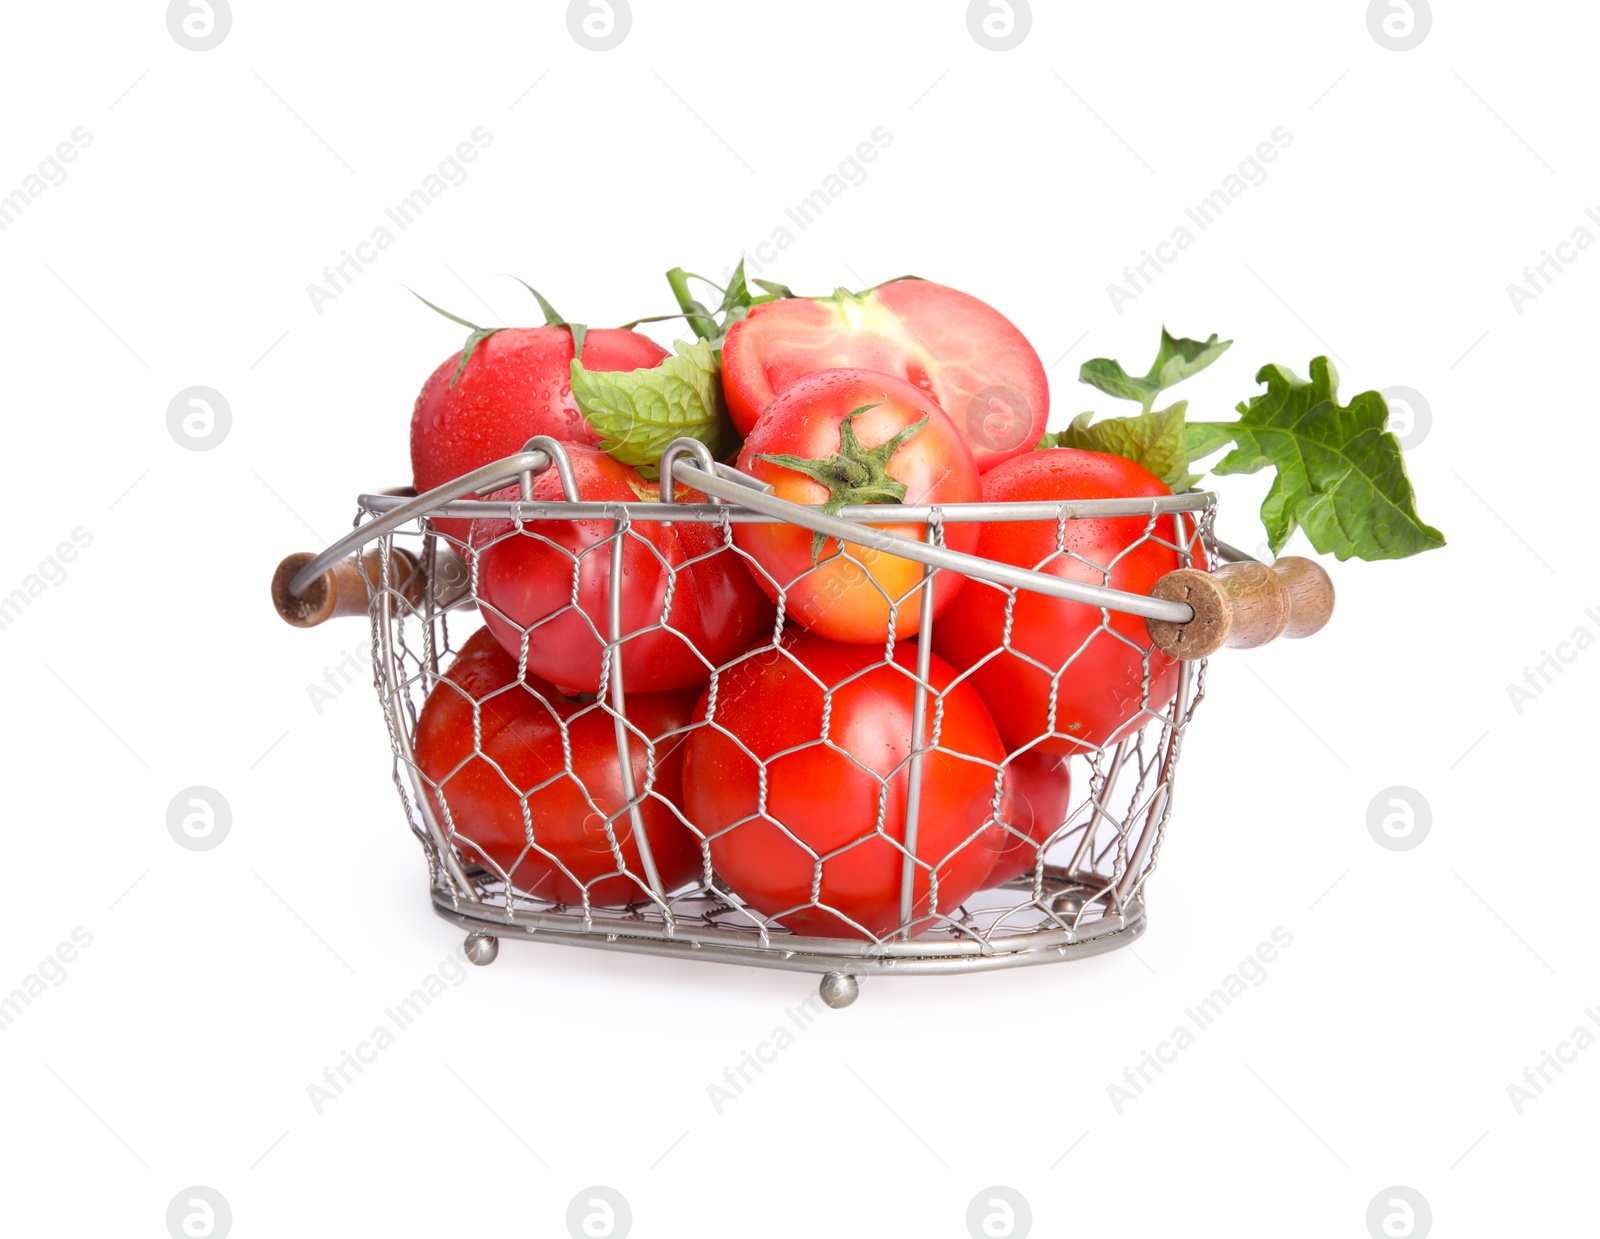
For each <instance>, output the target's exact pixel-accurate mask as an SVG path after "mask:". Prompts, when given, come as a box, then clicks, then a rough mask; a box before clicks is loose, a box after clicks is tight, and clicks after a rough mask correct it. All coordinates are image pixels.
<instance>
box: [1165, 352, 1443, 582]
mask: <svg viewBox="0 0 1600 1239" xmlns="http://www.w3.org/2000/svg"><path fill="white" fill-rule="evenodd" d="M1256 382H1258V383H1265V384H1266V385H1267V390H1266V391H1265V392H1263V393H1261V394H1259V395H1256V396H1252V397H1251V398H1250V399H1249V400H1248V401H1246V402H1244V403H1242V404H1240V405H1239V406H1238V407H1239V413H1240V418H1239V420H1238V421H1236V422H1198V423H1194V424H1193V425H1191V426H1190V427H1189V431H1188V438H1189V443H1190V450H1191V452H1192V451H1193V450H1194V447H1196V446H1199V447H1202V448H1207V449H1208V450H1210V451H1215V450H1216V448H1217V447H1219V446H1221V444H1222V442H1223V441H1225V440H1228V439H1231V440H1232V442H1233V443H1234V445H1235V446H1234V449H1233V451H1231V452H1229V453H1228V454H1227V455H1226V456H1224V457H1223V458H1222V459H1221V460H1220V461H1218V462H1217V465H1216V467H1215V468H1214V469H1213V472H1215V473H1219V474H1224V473H1254V472H1256V471H1257V470H1259V469H1263V468H1267V467H1271V468H1274V469H1276V470H1277V474H1278V475H1277V477H1276V478H1274V479H1273V482H1272V489H1271V490H1269V491H1268V492H1267V497H1266V499H1265V500H1264V501H1263V503H1262V505H1261V520H1262V523H1263V524H1264V525H1265V526H1266V527H1267V536H1268V539H1269V541H1270V543H1271V546H1272V550H1273V553H1274V554H1276V553H1277V552H1278V551H1280V550H1281V549H1282V548H1283V546H1284V544H1285V543H1286V542H1288V540H1289V537H1290V535H1292V534H1293V533H1294V531H1295V529H1296V528H1300V529H1304V530H1305V531H1306V536H1307V537H1308V538H1310V539H1311V545H1312V546H1314V547H1316V548H1317V550H1318V551H1319V552H1321V553H1322V554H1324V555H1327V554H1333V555H1336V556H1338V557H1339V558H1340V559H1349V558H1351V557H1352V556H1354V557H1356V558H1359V559H1403V558H1405V557H1406V556H1408V555H1416V554H1418V553H1419V552H1421V551H1431V550H1433V549H1435V548H1436V547H1441V546H1443V545H1444V544H1445V541H1444V535H1443V534H1442V533H1440V532H1439V531H1438V530H1437V529H1435V528H1433V527H1432V526H1431V525H1428V524H1425V523H1424V522H1423V520H1422V518H1421V517H1420V516H1418V515H1417V503H1416V495H1415V493H1414V492H1413V491H1412V489H1411V479H1410V478H1409V477H1407V476H1406V466H1405V461H1404V459H1403V458H1402V457H1401V454H1400V443H1399V440H1397V439H1396V438H1395V437H1394V435H1393V434H1391V433H1390V432H1389V431H1388V430H1387V426H1388V422H1389V407H1388V405H1386V404H1385V403H1384V400H1383V397H1382V396H1381V395H1379V394H1378V393H1377V392H1375V391H1368V392H1362V393H1361V394H1360V395H1359V396H1355V397H1354V398H1352V399H1351V401H1350V403H1349V404H1348V405H1343V406H1341V405H1340V404H1339V396H1338V384H1339V376H1338V374H1337V373H1336V372H1335V370H1334V368H1333V366H1332V364H1331V363H1330V362H1329V361H1328V359H1327V358H1326V357H1317V358H1314V359H1313V360H1312V362H1311V381H1310V382H1305V381H1304V380H1302V379H1299V378H1297V377H1296V376H1295V375H1294V374H1292V373H1290V371H1288V370H1286V369H1285V368H1284V367H1282V366H1263V367H1262V368H1261V370H1260V371H1259V372H1258V373H1257V374H1256Z"/></svg>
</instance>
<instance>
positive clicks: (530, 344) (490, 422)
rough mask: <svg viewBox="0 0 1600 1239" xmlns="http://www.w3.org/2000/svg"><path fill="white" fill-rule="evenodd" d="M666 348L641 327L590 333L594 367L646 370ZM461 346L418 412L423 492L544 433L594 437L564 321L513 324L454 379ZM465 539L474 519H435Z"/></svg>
mask: <svg viewBox="0 0 1600 1239" xmlns="http://www.w3.org/2000/svg"><path fill="white" fill-rule="evenodd" d="M666 356H667V352H666V350H665V349H663V348H662V347H661V346H660V345H659V344H657V343H656V342H655V341H654V340H651V339H649V338H648V337H646V336H641V335H639V334H638V333H637V332H632V331H622V330H619V329H617V328H614V327H597V328H595V329H594V330H593V331H590V332H589V333H588V334H587V335H585V337H584V341H583V364H584V365H585V366H586V367H588V368H589V369H590V370H638V369H643V368H645V367H649V366H656V365H659V364H660V363H661V361H662V359H663V358H664V357H666ZM460 364H461V354H460V352H459V351H458V352H456V353H454V354H452V355H451V356H449V357H446V358H445V359H444V361H442V362H440V363H439V368H438V369H437V370H435V371H434V372H433V373H432V374H431V375H429V376H428V381H427V382H426V383H424V384H423V385H422V391H421V392H419V393H418V395H417V405H416V408H415V410H413V412H412V414H411V474H412V484H413V485H414V486H415V487H416V488H417V492H418V493H419V494H420V493H422V492H423V491H426V490H432V489H433V488H434V487H435V486H442V485H444V483H446V482H449V481H452V480H454V479H455V478H458V477H460V476H461V475H462V474H464V473H471V472H472V471H473V470H474V469H481V468H482V467H483V466H484V465H487V464H491V463H493V462H494V461H497V460H501V459H503V458H504V457H507V456H513V455H515V454H516V453H518V452H520V451H521V450H522V445H523V444H525V443H526V442H527V441H528V440H529V439H531V438H533V437H534V436H535V435H549V436H550V437H551V438H553V439H559V440H560V441H561V442H563V443H585V444H595V443H599V442H600V436H599V435H597V434H596V433H595V432H594V431H593V430H592V429H591V428H590V426H589V423H588V422H587V421H586V420H585V419H584V416H583V414H582V413H581V412H579V410H578V402H577V401H576V400H574V399H573V398H572V333H571V332H569V331H568V330H567V329H566V328H565V327H509V328H507V329H505V330H504V331H497V332H495V333H494V335H492V336H490V337H489V338H488V339H486V340H484V341H482V342H481V343H480V344H479V345H478V346H477V348H475V349H474V350H473V351H472V357H471V358H470V359H469V360H468V362H467V368H466V369H465V370H463V371H462V372H461V378H460V381H458V382H456V384H455V386H454V387H452V386H451V385H450V384H451V381H452V380H453V379H455V376H456V370H457V368H458V367H459V366H460ZM434 523H435V525H436V526H437V527H438V528H439V529H440V531H441V532H444V533H448V534H450V535H451V536H452V537H455V538H459V539H460V540H461V541H463V542H464V541H466V537H467V528H468V526H469V525H470V524H471V522H470V521H466V520H459V519H457V520H451V519H445V520H440V521H435V522H434Z"/></svg>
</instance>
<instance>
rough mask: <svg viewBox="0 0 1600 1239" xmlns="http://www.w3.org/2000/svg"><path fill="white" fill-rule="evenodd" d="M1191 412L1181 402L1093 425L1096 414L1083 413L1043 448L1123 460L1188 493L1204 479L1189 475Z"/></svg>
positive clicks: (1186, 403)
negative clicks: (1186, 418) (1187, 427)
mask: <svg viewBox="0 0 1600 1239" xmlns="http://www.w3.org/2000/svg"><path fill="white" fill-rule="evenodd" d="M1187 408H1188V402H1187V401H1184V400H1179V401H1177V402H1176V403H1175V404H1172V405H1170V406H1168V407H1167V408H1165V409H1160V410H1157V411H1154V412H1150V413H1140V414H1138V415H1137V416H1134V417H1108V418H1104V419H1103V420H1101V421H1098V422H1091V419H1092V418H1093V417H1094V414H1093V413H1080V414H1078V416H1077V417H1075V418H1073V419H1072V423H1071V424H1070V425H1069V426H1067V428H1066V429H1065V430H1058V431H1056V432H1055V433H1054V434H1048V435H1046V436H1045V437H1044V440H1043V441H1041V442H1040V444H1039V446H1040V447H1073V448H1077V449H1078V450H1080V451H1084V452H1107V453H1110V454H1111V455H1113V456H1121V457H1124V458H1125V459H1127V460H1131V461H1133V462H1134V463H1135V464H1139V465H1143V466H1144V467H1145V468H1146V469H1148V470H1150V472H1151V473H1153V474H1155V475H1156V476H1157V477H1158V478H1160V479H1161V480H1162V481H1163V482H1165V483H1166V484H1167V485H1168V486H1170V487H1171V488H1172V489H1173V491H1175V492H1176V491H1180V490H1188V489H1189V487H1191V486H1193V485H1194V484H1195V483H1196V482H1197V481H1199V480H1200V479H1199V478H1198V477H1197V476H1196V475H1195V474H1192V473H1190V472H1189V453H1188V451H1187V450H1186V448H1185V446H1184V422H1183V415H1184V411H1185V409H1187Z"/></svg>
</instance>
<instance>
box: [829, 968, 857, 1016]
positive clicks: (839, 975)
mask: <svg viewBox="0 0 1600 1239" xmlns="http://www.w3.org/2000/svg"><path fill="white" fill-rule="evenodd" d="M819 988H820V990H821V992H822V1001H823V1002H825V1003H827V1004H828V1005H829V1006H830V1007H832V1008H833V1009H834V1010H835V1011H837V1010H839V1009H840V1008H841V1007H848V1006H849V1005H850V1004H851V1003H852V1002H854V1001H855V1000H856V998H857V997H858V996H859V995H860V993H861V983H860V982H859V981H857V980H856V979H855V978H854V977H853V976H851V975H850V974H849V973H845V972H829V973H825V974H824V975H823V978H822V984H821V986H820V987H819Z"/></svg>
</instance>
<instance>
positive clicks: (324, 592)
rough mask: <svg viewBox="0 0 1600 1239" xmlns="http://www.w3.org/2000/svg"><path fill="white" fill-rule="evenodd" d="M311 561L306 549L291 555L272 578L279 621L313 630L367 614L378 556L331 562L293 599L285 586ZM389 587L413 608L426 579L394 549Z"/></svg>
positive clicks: (405, 554)
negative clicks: (326, 624)
mask: <svg viewBox="0 0 1600 1239" xmlns="http://www.w3.org/2000/svg"><path fill="white" fill-rule="evenodd" d="M315 558H316V556H314V555H312V554H310V553H309V552H305V551H302V552H299V553H297V554H294V555H290V556H288V557H287V558H285V559H284V561H283V562H282V563H281V564H279V565H278V570H277V571H276V572H274V573H273V574H272V605H273V606H274V607H276V608H277V611H278V615H279V616H280V617H282V619H283V621H284V622H285V623H288V624H293V625H294V626H295V627H296V628H315V627H316V626H317V625H318V624H321V623H324V622H325V621H327V620H330V619H335V618H337V617H338V616H341V615H365V614H366V613H367V605H368V602H369V599H370V594H369V587H368V584H367V582H369V581H372V582H377V581H380V580H382V579H383V562H382V559H381V557H380V556H379V553H378V552H377V551H375V550H374V551H368V552H366V553H365V554H364V555H361V556H360V557H357V556H354V555H352V556H351V557H350V558H349V559H346V560H343V561H342V562H340V563H337V564H335V565H334V566H333V567H331V568H329V569H328V570H327V571H326V572H324V573H323V574H322V576H321V577H320V578H319V579H318V580H315V581H313V582H312V583H311V586H310V588H308V589H307V590H306V592H305V594H304V596H303V597H300V598H296V597H295V596H294V595H293V594H291V593H290V592H289V582H290V581H292V580H293V579H294V576H295V573H297V572H299V571H300V569H302V568H304V567H305V566H306V565H307V564H308V563H310V562H311V561H312V560H313V559H315ZM389 584H390V585H391V586H392V587H393V588H395V589H397V590H398V591H399V592H400V594H401V595H402V596H403V597H404V598H405V599H406V601H407V602H410V603H412V604H413V605H415V604H416V603H418V602H421V601H422V596H423V589H424V587H425V585H426V581H425V580H424V578H423V574H422V568H421V565H419V564H418V563H417V561H416V559H415V558H414V557H413V556H412V555H411V554H410V553H409V552H407V551H402V550H400V549H399V548H398V547H397V548H395V549H394V550H393V551H391V552H390V555H389Z"/></svg>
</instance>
